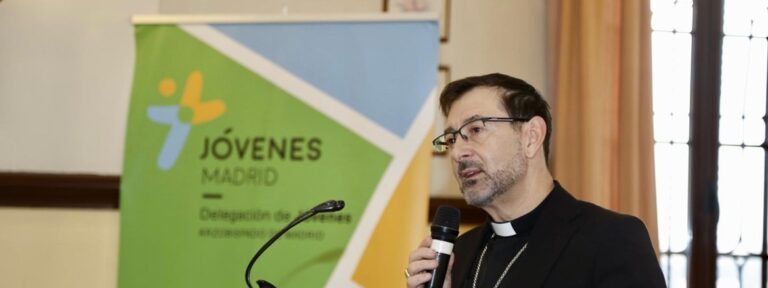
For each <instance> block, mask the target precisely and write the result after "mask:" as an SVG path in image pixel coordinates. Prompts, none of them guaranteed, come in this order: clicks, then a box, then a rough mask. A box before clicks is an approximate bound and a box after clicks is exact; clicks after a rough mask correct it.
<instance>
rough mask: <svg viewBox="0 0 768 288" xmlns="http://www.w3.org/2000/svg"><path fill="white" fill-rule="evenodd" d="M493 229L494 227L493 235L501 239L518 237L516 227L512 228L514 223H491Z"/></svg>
mask: <svg viewBox="0 0 768 288" xmlns="http://www.w3.org/2000/svg"><path fill="white" fill-rule="evenodd" d="M491 227H493V233H495V234H496V235H499V236H501V237H509V236H515V235H517V231H515V227H512V221H510V222H502V223H497V222H491Z"/></svg>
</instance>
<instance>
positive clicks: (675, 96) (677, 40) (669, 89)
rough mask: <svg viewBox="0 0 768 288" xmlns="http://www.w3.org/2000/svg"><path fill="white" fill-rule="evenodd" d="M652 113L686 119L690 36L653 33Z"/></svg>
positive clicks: (689, 68) (689, 90) (689, 82)
mask: <svg viewBox="0 0 768 288" xmlns="http://www.w3.org/2000/svg"><path fill="white" fill-rule="evenodd" d="M652 42H653V44H652V46H653V47H652V49H653V51H652V53H653V57H652V58H653V64H652V65H653V112H654V113H657V114H669V113H674V114H677V115H688V113H689V110H690V101H691V100H690V95H691V87H690V86H691V35H690V34H687V33H670V32H653V35H652Z"/></svg>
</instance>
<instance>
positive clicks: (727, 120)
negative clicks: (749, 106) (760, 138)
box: [720, 116, 744, 145]
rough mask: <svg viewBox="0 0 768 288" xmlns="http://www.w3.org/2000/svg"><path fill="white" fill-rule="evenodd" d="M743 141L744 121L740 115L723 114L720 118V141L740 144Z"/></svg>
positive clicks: (727, 143) (728, 143)
mask: <svg viewBox="0 0 768 288" xmlns="http://www.w3.org/2000/svg"><path fill="white" fill-rule="evenodd" d="M743 142H744V121H742V119H741V117H734V116H723V117H722V118H720V143H721V144H726V145H741V144H742V143H743Z"/></svg>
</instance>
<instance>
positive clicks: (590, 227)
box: [451, 182, 666, 288]
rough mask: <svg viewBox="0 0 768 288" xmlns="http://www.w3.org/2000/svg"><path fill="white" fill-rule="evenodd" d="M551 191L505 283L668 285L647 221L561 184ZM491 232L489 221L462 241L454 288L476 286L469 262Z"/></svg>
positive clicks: (457, 250) (613, 286)
mask: <svg viewBox="0 0 768 288" xmlns="http://www.w3.org/2000/svg"><path fill="white" fill-rule="evenodd" d="M551 193H552V194H551V195H549V196H548V197H549V199H548V200H547V201H546V202H545V204H544V206H543V207H542V211H541V214H540V215H539V216H538V219H537V220H536V224H534V227H533V230H532V231H531V234H530V238H529V240H528V247H527V249H526V251H524V253H523V254H522V255H521V256H520V258H519V259H518V260H517V262H516V263H515V264H514V265H513V266H512V268H511V269H510V271H509V273H508V274H507V275H506V277H504V279H503V280H502V283H501V285H500V287H553V288H554V287H558V288H563V287H611V288H617V287H642V288H654V287H666V284H665V281H664V276H663V274H662V272H661V268H660V267H659V263H658V260H657V259H656V253H655V252H654V250H653V247H652V245H651V240H650V238H649V236H648V231H647V230H646V228H645V225H643V222H642V221H640V220H639V219H637V218H635V217H633V216H628V215H623V214H619V213H616V212H612V211H610V210H606V209H603V208H601V207H599V206H596V205H594V204H591V203H588V202H584V201H579V200H576V199H575V198H573V196H571V195H570V194H568V192H567V191H565V190H564V189H563V188H562V187H561V186H560V184H558V183H557V182H556V183H555V189H554V190H553V191H552V192H551ZM491 232H492V229H491V227H490V224H489V223H485V224H484V225H481V226H479V227H477V228H474V229H472V230H470V231H469V232H467V233H465V234H463V235H461V236H460V237H459V238H458V239H457V241H456V246H455V247H454V255H455V257H456V259H455V262H454V265H453V270H452V271H451V278H452V286H453V287H454V288H457V287H471V284H472V283H471V280H467V279H468V278H467V277H468V276H469V275H473V273H474V272H475V267H470V266H472V263H473V262H474V261H475V258H476V257H478V254H479V253H480V251H482V249H483V246H484V245H485V242H486V241H487V239H488V238H489V237H490V235H491ZM465 281H469V282H468V283H464V282H465ZM465 284H468V286H465Z"/></svg>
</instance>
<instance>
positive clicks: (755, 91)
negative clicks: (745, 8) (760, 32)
mask: <svg viewBox="0 0 768 288" xmlns="http://www.w3.org/2000/svg"><path fill="white" fill-rule="evenodd" d="M765 14H766V15H768V10H766V11H765ZM749 43H750V46H749V75H747V79H746V81H747V88H746V95H744V98H745V100H744V101H745V103H746V105H744V115H745V116H747V117H755V118H760V117H763V115H765V100H766V99H765V98H766V97H765V96H766V90H765V89H766V79H768V74H766V73H767V72H768V64H766V63H768V39H766V38H758V39H754V38H753V39H752V40H751V41H750V42H749Z"/></svg>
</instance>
